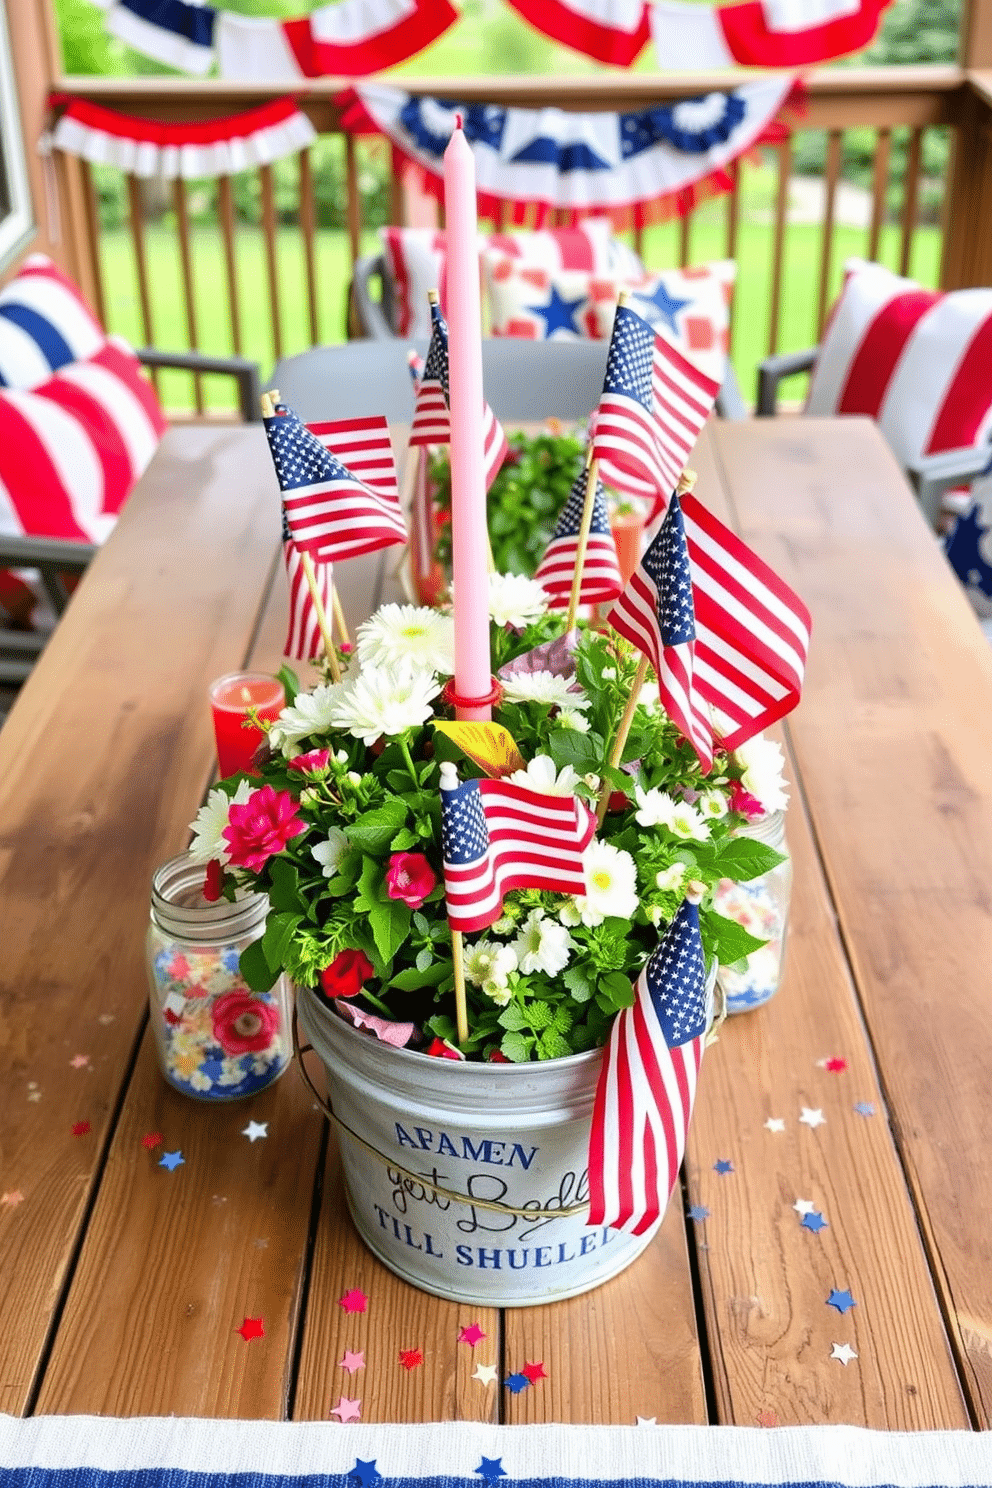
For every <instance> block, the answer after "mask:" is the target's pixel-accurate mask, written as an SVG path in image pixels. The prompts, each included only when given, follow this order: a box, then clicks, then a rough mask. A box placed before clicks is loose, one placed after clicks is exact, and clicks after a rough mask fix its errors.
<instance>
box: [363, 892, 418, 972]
mask: <svg viewBox="0 0 992 1488" xmlns="http://www.w3.org/2000/svg"><path fill="white" fill-rule="evenodd" d="M411 919H412V914H411V911H410V910H409V909H408V908H407V906H406V905H405V904H401V903H400V902H399V900H398V899H390V900H389V902H388V903H386V904H373V906H372V908H371V909H370V910H369V924H370V925H371V926H372V934H373V936H374V937H375V945H376V950H377V951H378V952H379V955H380V956H381V957H382V959H383V961H384V962H385V963H386V965H387V966H388V965H389V963H390V961H392V959H393V957H394V956H395V955H396V952H397V951H398V950H399V948H400V946H401V945H402V944H403V942H404V941H405V940H406V938H407V936H408V935H409V934H410V921H411Z"/></svg>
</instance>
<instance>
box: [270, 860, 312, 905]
mask: <svg viewBox="0 0 992 1488" xmlns="http://www.w3.org/2000/svg"><path fill="white" fill-rule="evenodd" d="M269 903H270V905H271V906H272V908H273V909H275V910H283V909H285V910H290V909H291V910H295V911H298V912H299V913H300V914H306V912H307V908H308V905H307V901H306V899H305V898H304V896H303V895H302V894H301V893H300V870H299V869H298V868H297V866H296V864H295V863H293V862H291V861H290V860H289V858H273V859H272V860H271V866H270V869H269Z"/></svg>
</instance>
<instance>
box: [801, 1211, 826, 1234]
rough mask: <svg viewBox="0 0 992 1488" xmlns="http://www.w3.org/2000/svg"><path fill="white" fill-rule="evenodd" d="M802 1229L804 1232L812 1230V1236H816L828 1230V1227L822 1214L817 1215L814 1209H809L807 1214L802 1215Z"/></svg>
mask: <svg viewBox="0 0 992 1488" xmlns="http://www.w3.org/2000/svg"><path fill="white" fill-rule="evenodd" d="M802 1227H803V1229H804V1230H812V1231H813V1234H814V1235H818V1234H819V1233H820V1231H821V1230H826V1229H828V1228H829V1225H828V1222H827V1220H825V1219H824V1217H823V1215H822V1214H819V1213H817V1211H816V1210H815V1209H811V1210H810V1212H809V1213H808V1214H804V1215H803V1217H802Z"/></svg>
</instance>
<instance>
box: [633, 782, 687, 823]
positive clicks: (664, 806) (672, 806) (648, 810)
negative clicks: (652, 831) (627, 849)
mask: <svg viewBox="0 0 992 1488" xmlns="http://www.w3.org/2000/svg"><path fill="white" fill-rule="evenodd" d="M634 799H635V800H636V802H637V811H636V812H635V813H634V816H635V820H636V821H638V822H639V823H640V824H641V826H642V827H670V826H671V825H672V818H673V816H674V815H675V811H676V807H677V805H678V802H677V801H676V800H675V797H674V796H670V795H669V794H668V792H667V791H662V790H654V789H652V790H648V791H646V790H642V788H641V787H640V786H639V785H638V786H635V787H634Z"/></svg>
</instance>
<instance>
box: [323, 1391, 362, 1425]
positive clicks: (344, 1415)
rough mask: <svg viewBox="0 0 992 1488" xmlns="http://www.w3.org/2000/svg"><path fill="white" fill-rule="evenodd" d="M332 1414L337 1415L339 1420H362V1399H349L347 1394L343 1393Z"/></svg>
mask: <svg viewBox="0 0 992 1488" xmlns="http://www.w3.org/2000/svg"><path fill="white" fill-rule="evenodd" d="M331 1415H332V1416H337V1418H338V1420H339V1421H360V1420H361V1418H362V1402H361V1401H360V1400H349V1399H348V1397H347V1395H342V1396H341V1399H340V1400H339V1401H338V1403H337V1405H335V1406H334V1407H333V1408H332V1410H331Z"/></svg>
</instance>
